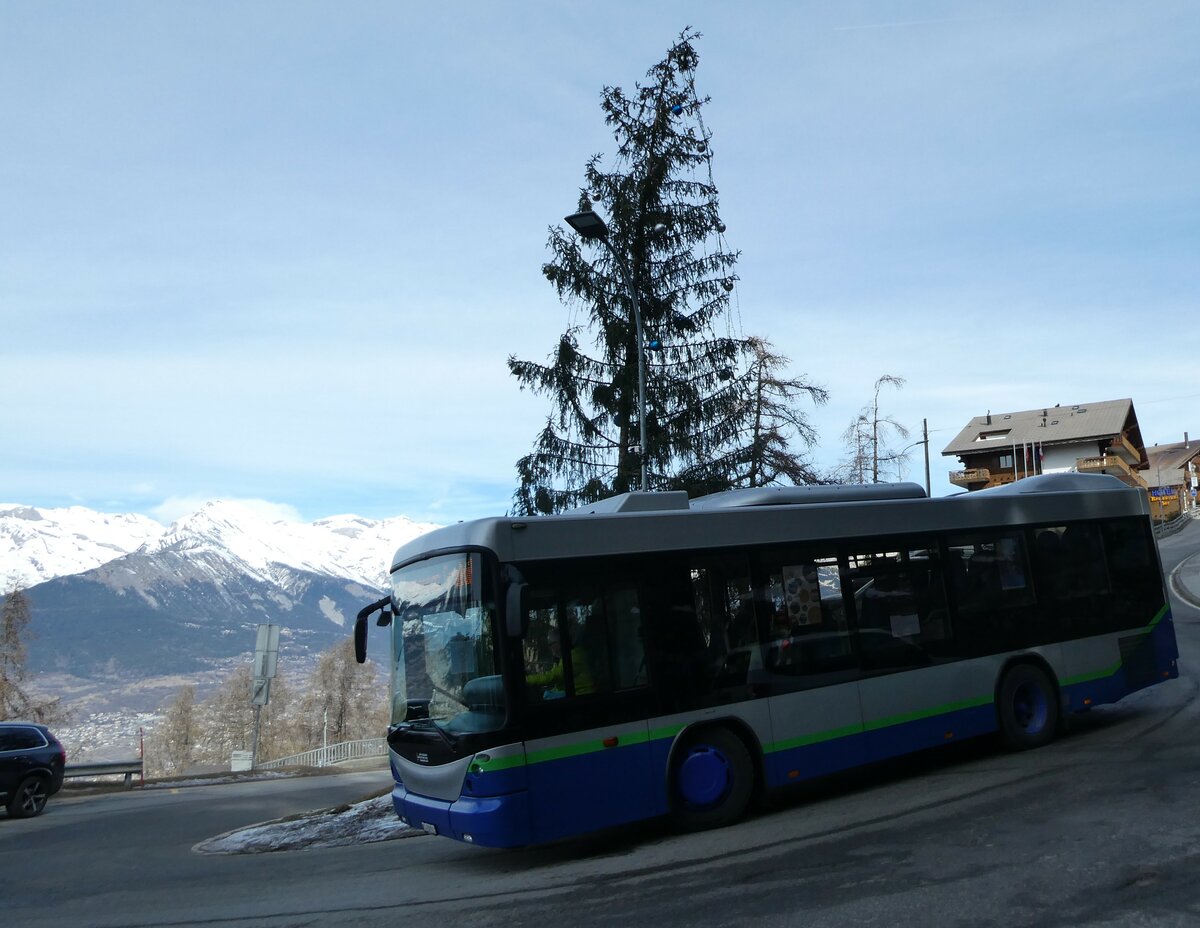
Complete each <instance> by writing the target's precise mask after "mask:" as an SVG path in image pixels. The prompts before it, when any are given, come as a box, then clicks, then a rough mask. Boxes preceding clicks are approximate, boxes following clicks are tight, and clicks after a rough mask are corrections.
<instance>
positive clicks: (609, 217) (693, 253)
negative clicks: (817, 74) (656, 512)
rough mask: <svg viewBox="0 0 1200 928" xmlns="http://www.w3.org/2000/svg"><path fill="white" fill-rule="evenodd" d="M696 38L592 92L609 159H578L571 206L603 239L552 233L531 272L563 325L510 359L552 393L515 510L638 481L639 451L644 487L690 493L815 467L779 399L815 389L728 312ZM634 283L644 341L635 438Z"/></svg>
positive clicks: (538, 508) (730, 275) (515, 369)
mask: <svg viewBox="0 0 1200 928" xmlns="http://www.w3.org/2000/svg"><path fill="white" fill-rule="evenodd" d="M698 38H699V33H697V32H695V31H693V30H691V29H688V30H685V31H684V32H683V33H681V34H680V36H679V38H678V40H677V41H676V42H675V44H674V45H672V46H671V48H670V49H669V50H668V52H667V54H666V57H664V58H663V60H662V61H660V62H659V63H658V64H656V65H655V66H654V67H653V68H651V69H650V70H649V71H648V72H647V78H648V80H647V81H646V83H645V84H637V85H636V86H635V90H634V92H633V93H632V94H626V93H625V92H624V91H623V90H622V89H621V88H619V87H606V88H605V89H604V91H603V94H602V100H601V107H602V109H603V111H604V117H605V121H606V122H607V124H608V125H609V126H611V127H612V131H613V136H614V138H615V140H616V143H617V152H616V156H615V158H614V159H613V163H612V165H611V166H610V167H606V166H605V163H604V161H603V158H602V156H601V155H596V156H594V157H592V158H591V160H589V161H588V162H587V165H586V168H585V186H584V188H583V189H582V190H581V191H580V196H579V201H578V204H577V205H578V209H579V211H581V212H582V211H586V210H589V209H593V208H594V209H595V210H596V211H597V212H599V213H602V214H603V216H604V217H605V219H606V223H607V226H608V234H607V244H606V243H605V242H600V241H594V240H583V239H581V238H580V237H579V236H577V235H576V234H574V233H573V232H570V231H568V230H566V229H564V228H563V227H561V226H556V227H552V228H551V230H550V241H549V248H550V251H551V253H552V257H551V260H550V261H548V262H547V263H546V264H545V265H544V266H543V268H542V270H543V273H544V274H545V275H546V278H547V279H548V280H549V281H550V282H551V283H552V284H553V285H554V287H555V288H556V289H557V291H558V294H559V297H560V299H562V300H563V302H564V303H565V304H567V305H568V306H569V307H571V308H572V311H573V312H572V322H571V324H570V325H569V327H568V329H567V331H566V332H565V333H563V335H562V336H561V338H560V339H559V342H558V345H557V347H556V348H555V350H554V351H552V352H551V355H550V357H549V359H548V361H547V363H545V364H539V363H535V362H532V361H522V360H518V359H516V358H514V357H510V358H509V362H508V363H509V368H510V370H511V371H512V373H513V375H514V376H516V377H517V379H518V381H519V382H520V384H521V386H522V388H525V387H528V388H529V389H531V390H533V391H534V392H536V393H540V394H544V395H547V396H549V397H551V399H552V403H553V409H552V412H551V414H550V415H549V416H548V418H547V421H546V425H545V427H544V428H543V429H542V431H541V433H540V434H539V435H538V437H537V439H536V441H535V444H534V448H533V451H532V452H531V453H530V454H528V455H526V456H525V457H523V458H521V460H520V461H518V462H517V470H518V475H519V478H520V486H519V487H518V489H517V491H516V493H515V495H514V509H515V511H517V512H519V513H523V514H533V513H549V512H557V511H561V510H563V509H567V508H571V507H573V506H578V505H583V504H586V503H589V502H594V501H596V500H598V499H602V498H604V497H606V496H611V495H613V494H616V493H622V492H625V491H628V490H633V489H637V488H638V487H639V486H640V476H641V466H642V460H641V455H643V454H644V455H645V456H646V467H647V472H648V484H649V488H650V489H684V490H687V491H689V492H690V493H692V494H693V495H694V494H697V493H703V492H712V491H715V490H721V489H725V488H728V487H730V486H746V485H755V484H759V485H761V484H763V483H769V482H773V481H775V480H779V479H783V478H786V479H789V480H797V479H801V478H802V477H803V476H804V475H806V474H809V473H810V471H809V469H808V468H807V465H806V462H805V461H804V458H803V456H802V455H798V454H795V453H793V452H792V451H790V449H789V448H788V440H789V437H790V438H791V439H794V440H798V441H800V442H802V443H803V444H805V445H806V446H807V444H809V443H810V442H811V439H812V432H811V429H809V428H808V425H807V422H806V421H805V420H804V418H803V416H802V415H800V414H799V413H794V412H784V411H783V402H782V400H783V398H786V399H787V400H788V401H789V402H790V401H794V400H795V399H796V398H797V397H798V396H799V395H801V394H806V395H807V396H808V397H809V398H811V399H813V400H815V401H817V402H823V401H824V398H825V394H824V391H823V390H821V389H820V388H817V387H813V386H811V385H809V384H808V383H806V382H805V381H804V380H803V379H802V378H794V379H784V378H781V377H780V376H779V372H778V368H779V366H780V364H782V363H784V362H785V360H786V359H782V358H779V357H778V356H776V355H772V354H770V353H769V351H767V347H768V346H766V343H765V342H763V341H762V340H759V339H754V338H748V337H746V336H745V335H744V334H742V332H741V329H740V325H739V324H738V323H737V321H736V319H734V318H732V314H731V312H730V308H731V307H730V296H731V293H732V292H733V290H734V284H735V282H736V280H737V277H736V274H735V266H736V263H737V254H736V253H735V252H733V251H731V250H730V249H729V247H728V245H727V243H726V241H725V238H724V234H723V233H724V232H725V225H724V223H722V221H721V217H720V213H719V209H718V197H717V188H716V185H715V184H714V183H713V177H712V137H711V134H710V132H709V131H708V129H707V128H706V127H705V125H704V121H703V118H702V110H703V109H704V106H705V105H706V104H707V103H708V98H707V97H700V96H699V95H698V94H697V92H696V88H695V83H694V80H695V71H696V66H697V64H698V63H699V58H698V56H697V54H696V50H695V47H694V42H695V40H696V39H698ZM630 288H633V289H634V290H636V293H637V297H638V304H639V306H640V311H641V318H642V324H643V330H644V337H645V344H646V353H645V381H646V447H645V448H641V447H640V438H639V430H640V409H639V407H640V404H639V398H638V357H637V351H638V338H637V328H636V326H635V324H634V312H633V303H632V301H631V299H630ZM578 309H581V310H583V314H582V315H583V319H582V320H581V319H580V315H577V314H576V313H575V310H578ZM764 352H765V354H764ZM764 388H765V393H764ZM764 395H765V396H767V397H768V398H771V397H773V398H774V399H775V404H774V405H773V406H770V407H769V408H768V409H767V413H768V416H767V418H766V419H764V418H763V415H762V413H763V412H764V407H763V406H762V404H761V403H759V405H758V406H757V407H756V405H755V397H758V398H759V399H760V400H761V399H762V398H763V397H764ZM797 423H799V426H800V427H799V428H798V429H797V428H795V426H796V425H797ZM789 428H790V429H791V430H790V431H788V429H789Z"/></svg>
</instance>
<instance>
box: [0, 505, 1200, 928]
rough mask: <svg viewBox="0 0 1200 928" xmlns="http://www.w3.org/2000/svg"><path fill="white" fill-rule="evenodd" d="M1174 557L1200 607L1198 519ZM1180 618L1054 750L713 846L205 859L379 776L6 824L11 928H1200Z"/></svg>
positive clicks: (401, 845) (889, 780) (6, 911)
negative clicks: (1167, 653) (235, 831)
mask: <svg viewBox="0 0 1200 928" xmlns="http://www.w3.org/2000/svg"><path fill="white" fill-rule="evenodd" d="M1162 552H1163V558H1164V567H1165V569H1166V572H1167V573H1168V575H1169V576H1171V577H1172V578H1173V580H1175V581H1179V580H1182V581H1183V582H1184V583H1185V584H1190V585H1191V589H1192V590H1194V591H1195V593H1191V594H1189V593H1188V590H1187V588H1186V587H1184V588H1183V590H1182V591H1183V593H1184V594H1185V595H1189V596H1191V597H1192V598H1193V599H1194V600H1195V601H1196V602H1197V603H1200V596H1198V595H1195V594H1196V593H1200V523H1195V524H1193V525H1191V526H1189V528H1187V529H1186V530H1185V531H1184V532H1182V533H1180V534H1179V535H1176V536H1174V537H1173V538H1171V539H1168V540H1167V541H1165V542H1164V543H1163V545H1162ZM1192 555H1196V556H1195V557H1193V558H1192V559H1191V560H1190V561H1187V562H1186V563H1185V559H1186V558H1188V557H1190V556H1192ZM1181 565H1182V566H1181ZM1173 598H1174V594H1173ZM1174 608H1175V621H1176V631H1177V634H1178V637H1179V642H1180V651H1181V666H1182V676H1181V677H1180V679H1179V680H1176V681H1171V682H1169V683H1167V684H1165V685H1163V686H1159V687H1155V688H1153V689H1151V690H1148V691H1143V692H1141V693H1136V694H1134V695H1133V696H1131V697H1129V698H1128V699H1126V700H1125V701H1124V702H1122V703H1121V704H1120V705H1118V706H1113V707H1102V708H1100V709H1097V710H1095V711H1093V712H1091V713H1090V714H1088V715H1087V716H1084V717H1082V719H1081V720H1080V721H1078V722H1077V723H1076V724H1075V725H1074V727H1073V729H1072V731H1071V733H1070V734H1069V735H1068V736H1067V737H1065V738H1063V739H1060V740H1059V741H1057V742H1055V743H1054V744H1052V745H1050V746H1049V747H1047V748H1044V749H1042V750H1039V751H1034V752H1028V753H1023V754H1009V753H1005V752H1003V751H1000V750H999V749H998V748H997V747H996V746H995V745H994V744H992V743H990V742H978V743H975V744H962V745H957V746H954V747H952V748H949V749H944V750H941V751H937V752H931V753H928V754H924V755H921V756H919V757H916V758H912V759H908V760H905V761H902V762H898V763H893V764H889V765H887V766H886V768H885V769H882V770H880V769H875V770H870V771H866V772H863V773H858V774H855V775H853V776H848V777H843V778H840V779H839V780H838V781H837V782H835V783H826V784H822V785H820V786H819V787H806V788H803V789H801V790H800V791H798V792H797V793H794V794H792V795H789V796H787V797H784V798H783V799H782V800H780V801H777V802H776V803H775V804H774V806H773V808H771V809H769V810H767V811H764V812H762V813H759V814H757V815H756V816H755V817H753V818H752V819H750V820H749V821H746V822H744V823H742V824H740V825H738V826H735V827H732V828H727V829H723V830H720V831H714V832H707V833H704V834H699V835H682V836H681V835H674V834H671V833H670V832H668V831H667V830H665V828H664V827H663V826H661V825H659V824H652V825H643V826H638V827H636V828H629V829H624V830H621V831H619V832H617V833H615V834H609V835H605V836H602V837H600V838H593V839H590V840H585V841H578V842H572V843H567V844H560V845H556V846H554V847H550V848H541V849H535V850H529V851H519V852H501V851H490V850H486V849H481V848H472V847H467V846H463V845H459V844H456V843H454V842H451V841H446V840H443V839H440V838H431V837H426V836H423V835H422V836H418V837H412V838H405V839H401V840H396V841H389V842H383V843H380V844H371V845H362V846H354V847H344V848H331V849H309V850H304V851H291V852H284V853H274V854H262V855H247V856H236V857H219V856H218V857H214V856H205V855H200V854H197V853H195V852H193V851H192V850H191V848H192V846H193V845H194V844H196V843H197V842H199V841H201V840H203V839H205V838H207V837H210V836H212V835H214V834H217V833H220V832H223V831H226V830H229V829H232V828H235V827H238V826H240V825H245V824H249V823H251V822H254V821H261V820H264V819H269V818H274V817H278V816H282V815H286V814H290V813H293V812H296V811H300V810H302V809H305V808H316V807H320V806H326V805H332V804H334V803H337V802H341V801H346V800H348V799H352V798H356V797H358V796H360V795H363V794H365V793H366V792H368V791H370V790H372V789H373V788H377V787H379V786H381V785H384V784H386V780H387V776H388V774H387V773H386V771H376V772H371V773H355V774H343V775H339V776H330V777H322V778H317V779H309V780H286V781H269V782H265V783H255V784H239V785H228V786H211V787H191V788H185V789H180V790H178V791H176V792H174V793H168V792H165V791H159V792H150V791H147V792H145V793H137V792H134V793H132V794H119V795H110V796H99V797H90V798H82V799H70V800H65V801H59V802H55V801H54V800H52V804H51V806H50V807H49V808H48V810H47V813H46V814H45V815H44V816H43V817H41V818H39V819H33V820H29V821H7V820H4V819H3V818H0V913H2V915H0V923H2V924H3V925H5V926H13V928H26V926H28V928H40V926H46V928H49V926H54V928H61V926H64V925H66V926H71V928H84V926H88V928H107V926H134V925H137V926H168V925H177V926H202V925H211V926H239V925H256V926H272V928H276V926H308V925H313V926H316V925H320V926H331V925H332V926H340V925H356V926H357V925H395V924H397V923H399V922H400V921H401V920H402V919H403V920H409V919H416V920H420V921H421V922H423V923H427V924H430V925H434V926H441V925H445V924H453V925H454V926H455V928H470V926H500V925H503V926H515V925H539V926H541V925H546V924H550V923H558V924H563V925H570V926H590V925H605V926H607V925H614V924H620V923H622V922H624V923H628V924H631V925H643V924H649V923H651V922H652V923H653V924H654V925H655V926H656V928H674V926H684V925H686V926H696V925H701V926H724V925H742V924H754V925H764V926H774V925H797V926H800V925H803V926H805V928H820V926H834V925H837V926H842V925H864V926H869V925H886V926H889V928H895V926H899V925H920V926H928V925H936V926H938V928H944V926H954V925H972V926H978V925H984V926H986V925H996V926H1001V925H1004V926H1010V925H1031V926H1059V925H1061V926H1113V925H1121V926H1125V925H1198V924H1200V740H1198V739H1197V737H1196V733H1197V730H1198V723H1200V708H1198V703H1197V700H1196V694H1197V680H1198V678H1197V675H1196V671H1195V669H1194V668H1196V667H1197V666H1198V665H1197V657H1198V656H1200V609H1197V608H1196V606H1194V605H1192V604H1191V603H1189V602H1187V601H1185V600H1184V599H1180V598H1174ZM381 778H382V779H381Z"/></svg>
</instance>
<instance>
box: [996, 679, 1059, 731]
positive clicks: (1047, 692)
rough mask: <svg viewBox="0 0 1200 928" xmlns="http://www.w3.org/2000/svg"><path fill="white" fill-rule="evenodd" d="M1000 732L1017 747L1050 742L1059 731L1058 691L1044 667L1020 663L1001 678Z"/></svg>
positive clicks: (998, 707) (998, 710) (998, 704)
mask: <svg viewBox="0 0 1200 928" xmlns="http://www.w3.org/2000/svg"><path fill="white" fill-rule="evenodd" d="M997 698H998V703H997V712H998V714H999V716H1000V733H1001V735H1002V736H1003V737H1004V741H1005V743H1006V744H1007V745H1008V746H1009V747H1010V748H1012V749H1013V750H1016V751H1027V750H1029V749H1030V748H1040V747H1041V746H1042V745H1044V744H1049V743H1050V742H1051V741H1053V740H1054V736H1055V735H1056V734H1057V733H1058V726H1059V709H1058V692H1057V690H1056V689H1055V687H1054V684H1053V683H1052V682H1051V680H1050V677H1049V676H1048V675H1047V674H1046V672H1045V671H1044V670H1042V669H1041V668H1040V667H1037V666H1035V665H1033V664H1017V665H1016V666H1014V667H1012V668H1010V669H1009V671H1008V672H1007V673H1006V674H1005V675H1004V678H1003V679H1002V680H1001V681H1000V690H999V694H998V697H997Z"/></svg>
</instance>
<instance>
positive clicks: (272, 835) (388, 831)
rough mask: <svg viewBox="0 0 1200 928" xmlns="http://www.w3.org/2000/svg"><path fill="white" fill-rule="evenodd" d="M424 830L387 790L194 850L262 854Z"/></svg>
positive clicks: (254, 828)
mask: <svg viewBox="0 0 1200 928" xmlns="http://www.w3.org/2000/svg"><path fill="white" fill-rule="evenodd" d="M422 834H424V832H423V831H420V830H418V829H416V828H410V827H409V826H408V825H406V824H404V822H402V821H401V820H400V819H399V818H398V817H397V815H396V810H395V808H394V807H393V806H392V797H391V795H390V794H388V795H384V796H376V797H375V798H374V799H364V800H363V801H361V802H356V803H353V804H352V805H350V806H342V807H337V808H333V809H322V810H321V811H319V812H313V813H311V814H309V815H305V816H301V817H299V818H292V819H281V820H278V821H274V822H264V823H263V824H261V825H251V826H250V827H248V828H241V829H238V830H237V831H231V832H227V833H226V834H223V835H218V836H217V837H215V838H210V839H208V840H207V841H202V842H200V843H199V844H197V845H196V846H195V847H193V848H192V850H194V851H197V852H199V853H201V854H261V853H265V852H267V851H293V850H300V849H302V848H309V847H339V846H342V845H347V844H366V843H371V842H374V841H390V840H391V839H393V838H410V837H414V836H416V835H422Z"/></svg>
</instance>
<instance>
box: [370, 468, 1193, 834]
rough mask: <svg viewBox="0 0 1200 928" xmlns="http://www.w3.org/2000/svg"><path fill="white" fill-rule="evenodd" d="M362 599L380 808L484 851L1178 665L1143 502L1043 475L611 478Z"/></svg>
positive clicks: (832, 761) (710, 801) (405, 564)
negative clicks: (781, 483)
mask: <svg viewBox="0 0 1200 928" xmlns="http://www.w3.org/2000/svg"><path fill="white" fill-rule="evenodd" d="M391 584H392V592H391V595H390V596H389V597H386V598H385V599H383V600H381V601H380V602H378V603H375V604H373V605H371V606H368V607H367V608H365V609H364V610H363V611H362V612H361V613H360V614H359V619H358V622H357V623H356V628H355V636H356V642H357V644H358V653H359V657H360V659H363V658H364V657H365V651H366V638H367V624H368V621H369V619H370V617H371V615H373V614H374V613H376V612H378V613H379V617H378V621H377V624H379V625H390V626H391V642H392V648H391V655H390V658H391V661H390V662H391V700H392V724H391V726H390V728H389V732H388V743H389V745H390V748H391V751H390V753H391V766H392V772H393V775H394V777H395V788H394V791H393V799H394V803H395V808H396V812H397V814H398V815H399V816H400V817H401V818H402V819H404V821H406V822H408V823H409V824H411V825H412V826H414V827H416V828H422V829H424V830H426V831H428V832H430V833H435V834H440V835H445V836H447V837H451V838H455V839H458V840H460V841H466V842H471V843H475V844H481V845H487V846H495V847H516V846H521V845H530V844H539V843H543V842H548V841H552V840H556V839H560V838H564V837H568V836H574V835H579V834H583V833H587V832H590V831H593V830H596V829H600V828H605V827H608V826H612V825H617V824H621V823H626V822H631V821H635V820H639V819H648V818H651V817H655V816H671V817H672V818H673V819H674V820H675V821H676V823H677V824H678V825H679V826H680V827H682V828H685V829H700V828H708V827H713V826H719V825H724V824H728V823H731V822H734V821H736V820H737V819H739V818H740V817H741V816H742V815H743V814H744V813H745V812H746V810H747V808H748V806H749V804H750V803H751V802H752V801H753V800H754V799H755V798H756V797H757V796H760V795H762V794H764V793H765V792H766V791H769V790H772V789H775V788H778V787H782V786H785V785H787V784H791V783H796V782H800V781H803V780H807V779H810V778H814V777H821V776H826V775H829V774H832V773H835V772H837V771H840V770H845V769H847V768H852V767H856V766H859V765H862V764H868V763H874V762H878V761H881V760H884V759H886V758H890V757H894V756H897V755H900V754H905V753H908V752H912V751H917V750H921V749H924V748H928V747H931V746H934V745H942V744H946V743H948V742H957V741H960V740H962V739H964V738H970V737H973V736H977V735H985V734H988V733H999V735H1000V736H1001V737H1002V738H1003V740H1004V741H1005V742H1006V743H1007V744H1008V745H1009V746H1010V747H1012V748H1014V749H1026V748H1034V747H1038V746H1040V745H1043V744H1046V743H1047V742H1048V741H1050V740H1051V739H1053V738H1054V737H1055V735H1056V733H1057V732H1058V731H1060V729H1061V727H1062V726H1063V723H1064V719H1065V718H1066V717H1067V716H1068V714H1069V713H1076V712H1083V711H1086V710H1088V709H1089V708H1091V707H1092V706H1097V705H1101V704H1104V703H1112V702H1115V701H1117V700H1119V699H1121V698H1122V697H1123V696H1125V695H1126V694H1128V693H1131V692H1133V691H1134V690H1138V689H1141V688H1143V687H1147V686H1151V685H1153V684H1155V683H1160V682H1162V681H1164V680H1167V679H1170V678H1172V677H1176V676H1178V669H1177V663H1176V662H1177V657H1178V651H1177V648H1176V643H1175V633H1174V628H1173V625H1172V620H1171V612H1170V608H1169V605H1168V601H1167V598H1166V594H1165V589H1164V586H1163V579H1162V572H1161V566H1160V563H1159V558H1158V551H1157V547H1156V545H1155V542H1154V537H1153V533H1152V531H1151V523H1150V518H1149V505H1148V501H1147V498H1146V495H1145V493H1144V492H1142V491H1140V490H1136V489H1133V488H1130V487H1128V486H1126V485H1124V484H1123V483H1121V482H1120V481H1119V480H1117V479H1116V478H1114V477H1109V476H1103V475H1081V474H1061V475H1046V476H1039V477H1031V478H1028V479H1025V480H1021V481H1019V482H1017V483H1013V484H1010V485H1008V486H1004V487H999V488H995V489H990V490H983V491H979V492H975V493H969V494H961V495H958V496H952V497H946V498H939V499H930V498H927V497H926V495H925V493H924V491H923V490H922V488H921V487H919V486H917V485H915V484H889V485H875V486H848V487H787V488H758V489H747V490H731V491H728V492H725V493H720V494H715V495H712V496H707V497H702V498H699V499H693V500H688V498H687V496H686V495H685V494H683V493H674V492H663V493H629V494H625V495H622V496H619V497H615V498H613V499H611V500H606V501H604V502H602V503H599V504H596V505H594V506H589V507H585V508H583V509H579V510H575V511H572V512H567V513H563V514H559V515H554V516H541V517H536V518H512V517H507V518H490V519H481V520H478V521H473V522H467V523H460V524H457V525H451V526H448V527H445V528H442V529H438V530H436V531H433V532H430V533H429V534H427V535H424V536H422V537H420V538H418V539H416V540H414V541H412V542H410V543H409V544H407V545H405V546H403V547H401V548H400V549H399V550H398V551H397V552H396V555H395V559H394V561H393V566H392V570H391Z"/></svg>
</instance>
